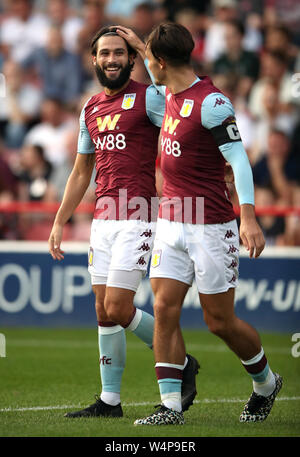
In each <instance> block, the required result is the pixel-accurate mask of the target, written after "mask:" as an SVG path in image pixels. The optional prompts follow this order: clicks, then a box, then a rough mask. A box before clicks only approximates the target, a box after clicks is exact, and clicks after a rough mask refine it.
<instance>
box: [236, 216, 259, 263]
mask: <svg viewBox="0 0 300 457" xmlns="http://www.w3.org/2000/svg"><path fill="white" fill-rule="evenodd" d="M240 237H241V240H242V242H243V245H244V246H245V248H246V249H247V251H249V257H250V258H252V257H254V258H257V257H259V256H260V254H261V253H262V251H263V249H264V247H265V238H264V235H263V233H262V230H261V228H260V226H259V225H258V223H257V221H256V219H255V218H251V219H245V218H241V225H240Z"/></svg>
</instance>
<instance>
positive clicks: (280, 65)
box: [0, 0, 300, 246]
mask: <svg viewBox="0 0 300 457" xmlns="http://www.w3.org/2000/svg"><path fill="white" fill-rule="evenodd" d="M165 20H171V21H176V22H179V23H181V24H183V25H184V26H185V27H187V28H188V29H189V30H190V32H191V34H192V36H193V38H194V41H195V48H194V51H193V55H192V57H193V62H192V63H193V66H194V68H195V72H196V73H197V74H198V75H199V76H201V75H204V74H205V75H209V76H210V77H211V78H212V80H213V82H214V83H215V85H216V86H217V87H218V88H219V89H221V90H222V91H223V92H224V94H225V95H227V96H228V97H230V99H231V100H232V102H233V104H234V107H235V110H236V118H237V124H238V126H239V130H240V133H241V136H242V139H243V143H244V146H245V149H246V151H247V153H248V156H249V159H250V162H251V165H252V168H253V176H254V183H255V193H256V206H257V207H259V208H260V207H276V208H291V207H295V208H298V209H299V207H300V2H299V1H298V0H265V1H263V0H262V1H259V0H251V1H250V0H240V1H238V0H203V1H200V0H148V1H145V0H74V1H71V0H69V1H68V0H36V1H34V0H0V207H1V205H4V204H7V203H9V202H14V201H19V202H20V201H21V202H24V201H26V202H28V201H40V202H60V201H61V198H62V195H63V191H64V187H65V184H66V181H67V178H68V176H69V173H70V171H71V169H72V166H73V163H74V159H75V157H76V152H77V136H78V128H79V122H78V121H79V114H80V111H81V109H82V107H83V105H84V103H85V101H86V100H87V99H88V98H89V97H90V96H91V95H93V94H95V93H98V92H99V91H100V90H101V87H100V86H99V83H98V80H97V79H96V78H95V74H94V69H93V66H92V61H91V53H90V42H91V39H92V37H93V36H94V34H95V33H96V32H97V31H98V29H100V28H101V27H102V26H104V25H110V24H122V25H125V26H128V27H131V28H132V29H134V30H135V32H136V33H137V34H138V35H139V36H140V37H141V38H142V39H146V38H147V36H148V34H149V33H150V32H151V30H152V28H153V27H154V26H155V25H156V24H158V23H160V22H162V21H165ZM132 78H133V79H135V80H137V81H140V82H144V83H147V84H150V80H149V77H148V75H147V72H146V71H145V68H144V64H143V62H142V61H141V59H140V58H137V59H136V63H135V67H134V70H133V73H132ZM157 173H158V188H159V189H160V185H161V179H160V173H159V168H158V170H157ZM228 186H229V189H230V191H231V194H232V200H233V203H234V205H235V206H237V205H238V201H237V196H236V193H235V190H234V186H233V185H232V184H228ZM94 198H95V197H94V185H93V183H91V186H90V189H89V190H88V192H87V193H86V196H85V197H84V201H85V202H86V203H93V202H94ZM53 217H54V216H53V214H47V213H44V214H43V213H38V214H37V213H34V214H30V213H26V214H24V213H22V214H16V213H15V214H14V213H5V212H3V211H1V209H0V239H23V240H47V239H48V236H49V233H50V227H51V224H52V221H53ZM91 218H92V213H87V214H86V213H85V214H84V213H80V214H76V215H74V216H73V217H72V219H71V221H70V223H69V224H68V225H67V227H66V229H65V234H64V235H65V237H64V238H65V239H67V240H80V241H85V240H88V239H89V235H90V221H91ZM259 222H260V224H261V226H262V228H263V231H264V233H265V237H266V240H267V245H269V246H271V245H292V246H296V245H300V215H299V212H298V215H297V212H295V213H289V214H288V215H285V216H280V217H278V216H276V215H274V214H268V215H264V216H260V217H259Z"/></svg>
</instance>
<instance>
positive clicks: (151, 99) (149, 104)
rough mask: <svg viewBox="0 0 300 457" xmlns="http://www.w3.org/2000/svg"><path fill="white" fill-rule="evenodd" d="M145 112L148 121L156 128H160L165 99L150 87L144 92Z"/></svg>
mask: <svg viewBox="0 0 300 457" xmlns="http://www.w3.org/2000/svg"><path fill="white" fill-rule="evenodd" d="M146 112H147V115H148V117H149V119H150V121H151V122H152V123H153V124H154V125H156V126H157V127H161V124H162V121H163V118H164V115H165V97H163V96H162V95H161V94H160V93H158V92H157V90H156V88H155V87H154V86H152V85H151V86H149V87H148V88H147V90H146Z"/></svg>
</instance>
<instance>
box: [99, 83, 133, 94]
mask: <svg viewBox="0 0 300 457" xmlns="http://www.w3.org/2000/svg"><path fill="white" fill-rule="evenodd" d="M129 83H130V79H128V81H126V83H125V84H123V86H122V87H118V88H117V89H109V88H108V87H104V92H105V94H106V95H109V96H112V95H116V94H118V93H119V92H121V91H122V90H123V89H125V87H127V86H128V84H129Z"/></svg>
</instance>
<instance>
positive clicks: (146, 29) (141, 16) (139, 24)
mask: <svg viewBox="0 0 300 457" xmlns="http://www.w3.org/2000/svg"><path fill="white" fill-rule="evenodd" d="M153 12H154V7H153V4H152V3H150V2H143V3H140V4H138V5H137V6H136V7H135V8H134V10H133V12H132V14H131V17H130V22H131V28H133V29H134V31H135V32H136V34H137V35H138V36H139V37H140V38H141V39H142V40H145V39H146V38H147V37H148V35H149V34H150V32H151V30H152V28H153V27H154V25H155V22H154V14H153Z"/></svg>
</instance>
